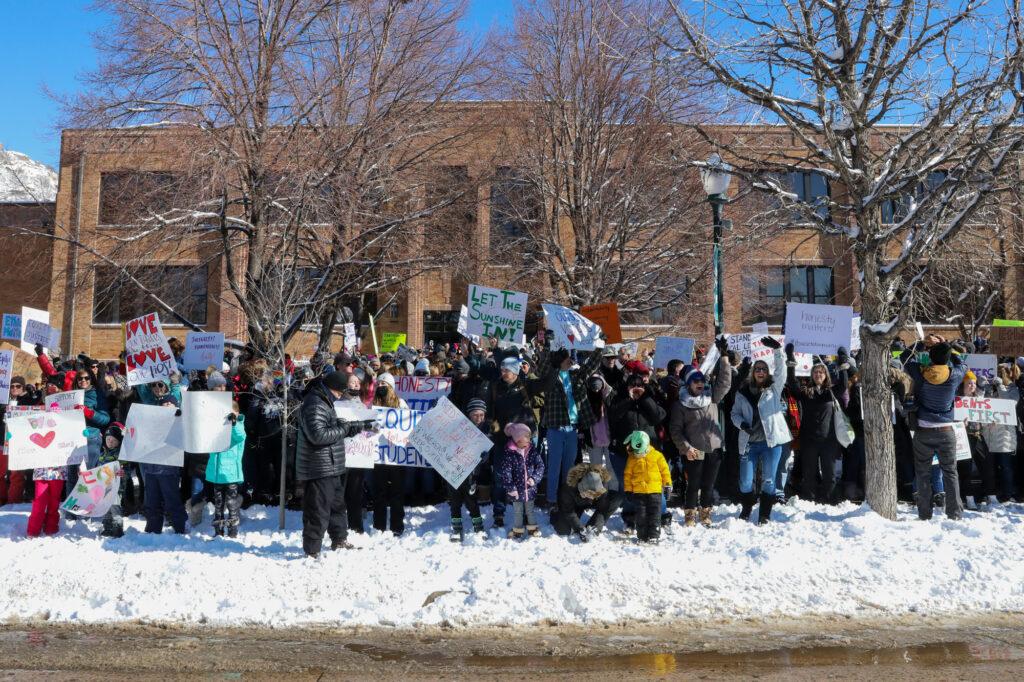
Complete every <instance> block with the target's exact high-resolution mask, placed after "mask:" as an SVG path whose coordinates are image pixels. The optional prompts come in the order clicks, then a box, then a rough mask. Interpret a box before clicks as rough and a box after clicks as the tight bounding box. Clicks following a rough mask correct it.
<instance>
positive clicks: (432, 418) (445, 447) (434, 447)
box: [409, 398, 492, 488]
mask: <svg viewBox="0 0 1024 682" xmlns="http://www.w3.org/2000/svg"><path fill="white" fill-rule="evenodd" d="M409 444H410V445H412V446H413V447H414V448H416V450H417V451H418V452H419V453H420V454H422V455H423V456H424V457H425V458H426V460H427V461H428V462H430V464H431V466H433V467H434V470H435V471H437V473H439V474H441V477H442V478H444V480H446V481H448V483H449V484H450V485H451V486H453V487H455V488H458V487H459V486H460V485H462V482H463V481H465V480H466V478H467V477H468V476H469V475H470V474H471V473H473V470H474V469H475V468H476V467H477V465H478V464H480V459H481V456H482V455H483V453H485V452H489V451H490V449H491V445H492V444H491V439H490V438H488V437H487V436H485V435H484V434H482V433H481V432H480V429H478V428H477V427H476V425H475V424H474V423H473V422H471V421H470V420H469V417H467V416H466V415H464V414H462V412H460V411H459V409H458V408H457V407H455V405H453V404H452V403H451V402H450V401H449V400H448V399H447V398H441V400H440V401H438V403H437V407H435V408H434V409H432V410H431V411H430V412H426V413H425V414H424V415H423V418H422V419H420V421H419V424H417V425H416V429H415V430H414V431H413V433H412V436H411V437H410V438H409Z"/></svg>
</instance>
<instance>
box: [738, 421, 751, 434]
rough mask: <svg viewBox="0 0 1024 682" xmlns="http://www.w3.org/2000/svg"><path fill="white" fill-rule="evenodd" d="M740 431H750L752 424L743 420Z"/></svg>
mask: <svg viewBox="0 0 1024 682" xmlns="http://www.w3.org/2000/svg"><path fill="white" fill-rule="evenodd" d="M740 431H743V432H744V433H750V424H748V423H747V422H743V423H742V424H740Z"/></svg>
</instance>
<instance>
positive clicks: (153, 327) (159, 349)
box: [124, 313, 178, 386]
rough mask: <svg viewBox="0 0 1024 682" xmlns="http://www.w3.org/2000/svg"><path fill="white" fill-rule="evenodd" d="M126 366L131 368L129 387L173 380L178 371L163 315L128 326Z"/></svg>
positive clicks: (148, 317) (126, 327) (125, 329)
mask: <svg viewBox="0 0 1024 682" xmlns="http://www.w3.org/2000/svg"><path fill="white" fill-rule="evenodd" d="M124 334H125V342H124V343H125V345H124V347H125V365H126V366H127V368H128V385H129V386H138V385H140V384H149V383H152V382H154V381H160V380H161V379H168V380H170V377H171V374H173V373H174V372H176V371H177V370H178V365H177V363H175V361H174V356H173V354H172V353H171V347H170V345H168V343H167V337H165V336H164V330H163V327H161V326H160V316H159V315H157V314H156V313H149V314H148V315H143V316H142V317H137V318H135V319H134V320H129V321H128V322H127V323H126V324H125V326H124Z"/></svg>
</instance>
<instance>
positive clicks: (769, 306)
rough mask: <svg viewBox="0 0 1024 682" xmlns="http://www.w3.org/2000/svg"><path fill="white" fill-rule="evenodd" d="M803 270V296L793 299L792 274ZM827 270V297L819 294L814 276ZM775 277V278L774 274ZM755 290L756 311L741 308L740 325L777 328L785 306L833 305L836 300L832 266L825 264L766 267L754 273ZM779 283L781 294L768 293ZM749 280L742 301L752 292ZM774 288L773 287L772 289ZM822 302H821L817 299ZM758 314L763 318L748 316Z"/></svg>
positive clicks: (746, 282)
mask: <svg viewBox="0 0 1024 682" xmlns="http://www.w3.org/2000/svg"><path fill="white" fill-rule="evenodd" d="M800 270H802V271H803V273H802V274H803V279H804V291H805V292H806V296H804V297H802V299H803V300H794V299H793V291H792V289H793V287H792V282H793V275H794V274H795V273H796V272H797V271H800ZM826 270H827V271H828V273H829V275H828V292H827V294H819V293H818V286H817V285H818V280H817V278H816V273H818V272H819V271H826ZM776 273H777V274H778V278H777V279H776V278H775V277H773V275H775V274H776ZM756 276H757V283H758V291H757V292H756V294H755V295H754V300H756V301H757V302H758V305H757V306H756V309H752V308H751V307H748V306H744V307H743V308H742V309H741V317H742V321H743V324H745V325H749V324H754V323H755V322H767V323H768V324H770V325H780V324H782V322H783V321H784V320H785V317H786V303H809V304H813V305H835V298H836V285H835V268H833V267H832V266H831V265H825V264H821V265H818V264H813V265H768V266H765V267H762V268H759V269H758V270H757V273H756ZM779 280H781V285H782V294H781V296H780V295H777V294H771V295H770V294H769V287H771V289H772V290H773V291H774V290H775V288H776V287H777V286H778V282H779ZM749 281H750V280H749V279H748V280H746V281H744V282H743V300H744V301H747V300H750V297H751V295H752V294H751V292H750V291H749V290H748V284H749ZM773 285H774V286H773ZM819 299H824V300H819ZM752 313H753V314H759V316H760V317H761V318H763V319H753V317H751V314H752Z"/></svg>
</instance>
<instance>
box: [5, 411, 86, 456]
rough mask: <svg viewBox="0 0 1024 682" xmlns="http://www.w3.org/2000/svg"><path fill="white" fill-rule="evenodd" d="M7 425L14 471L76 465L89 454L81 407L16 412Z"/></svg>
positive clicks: (9, 451)
mask: <svg viewBox="0 0 1024 682" xmlns="http://www.w3.org/2000/svg"><path fill="white" fill-rule="evenodd" d="M6 424H7V432H8V433H9V434H11V439H10V442H9V448H8V453H9V456H10V464H9V466H10V468H11V469H12V470H16V469H35V468H36V467H60V466H69V465H75V464H79V463H80V462H82V461H84V460H85V456H86V454H87V453H88V448H87V446H86V440H85V416H84V415H83V414H82V413H81V412H80V411H78V410H71V411H70V412H38V413H28V414H15V415H14V416H13V417H11V418H9V419H7V421H6Z"/></svg>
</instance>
